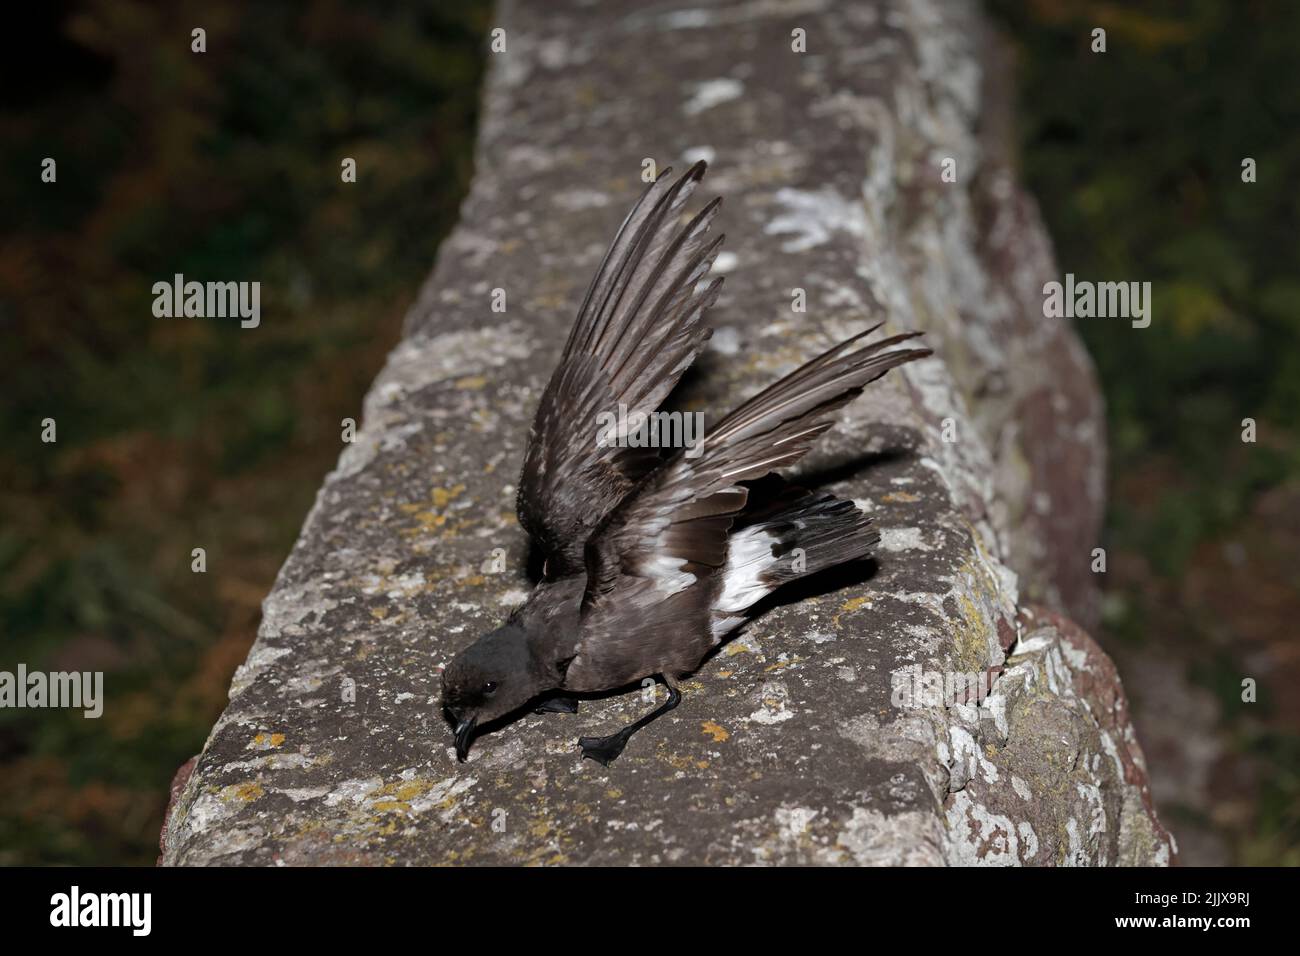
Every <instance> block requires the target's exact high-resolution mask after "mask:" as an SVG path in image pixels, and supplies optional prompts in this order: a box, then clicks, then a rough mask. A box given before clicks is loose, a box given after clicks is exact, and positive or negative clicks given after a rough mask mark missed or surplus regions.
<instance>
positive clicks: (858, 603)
mask: <svg viewBox="0 0 1300 956" xmlns="http://www.w3.org/2000/svg"><path fill="white" fill-rule="evenodd" d="M870 600H871V599H870V598H868V597H865V596H863V597H855V598H849V599H848V600H847V601H845V602H844V603H843V604H841V605H840V612H839V614H836V615H835V616H834V617H833V618H831V624H833V625H834V626H836V627H838V626H839V623H840V618H841V617H842V616H843V615H845V614H852V613H853V612H854V611H856V610H858V609H859V608H861V607H863V606H864V605H866V604H868V603H869V602H870Z"/></svg>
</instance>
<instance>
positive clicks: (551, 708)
mask: <svg viewBox="0 0 1300 956" xmlns="http://www.w3.org/2000/svg"><path fill="white" fill-rule="evenodd" d="M577 712H578V698H576V697H548V698H546V700H544V701H542V702H541V703H540V704H538V705H537V707H536V708H535V709H534V710H533V713H534V714H576V713H577Z"/></svg>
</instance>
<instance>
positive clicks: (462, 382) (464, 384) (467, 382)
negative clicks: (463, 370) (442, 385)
mask: <svg viewBox="0 0 1300 956" xmlns="http://www.w3.org/2000/svg"><path fill="white" fill-rule="evenodd" d="M486 384H487V379H486V378H484V377H483V376H482V375H466V376H465V377H464V378H458V379H456V387H457V388H471V389H476V388H482V387H483V386H484V385H486Z"/></svg>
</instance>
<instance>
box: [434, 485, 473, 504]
mask: <svg viewBox="0 0 1300 956" xmlns="http://www.w3.org/2000/svg"><path fill="white" fill-rule="evenodd" d="M464 490H465V486H464V485H455V486H453V487H451V488H434V489H433V490H432V491H430V492H429V497H430V498H431V499H432V500H433V506H434V507H435V508H445V507H447V505H449V504H450V503H451V499H452V498H455V497H456V496H457V495H459V494H460V493H461V492H462V491H464Z"/></svg>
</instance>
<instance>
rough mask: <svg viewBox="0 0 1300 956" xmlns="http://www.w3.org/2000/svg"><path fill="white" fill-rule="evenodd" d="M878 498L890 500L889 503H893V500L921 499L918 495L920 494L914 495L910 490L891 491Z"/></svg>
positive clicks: (908, 500)
mask: <svg viewBox="0 0 1300 956" xmlns="http://www.w3.org/2000/svg"><path fill="white" fill-rule="evenodd" d="M880 500H881V501H888V502H890V503H893V502H912V501H920V500H921V496H920V495H914V494H912V493H911V492H910V491H891V492H890V493H889V494H887V495H885V496H884V497H883V498H881V499H880Z"/></svg>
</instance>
